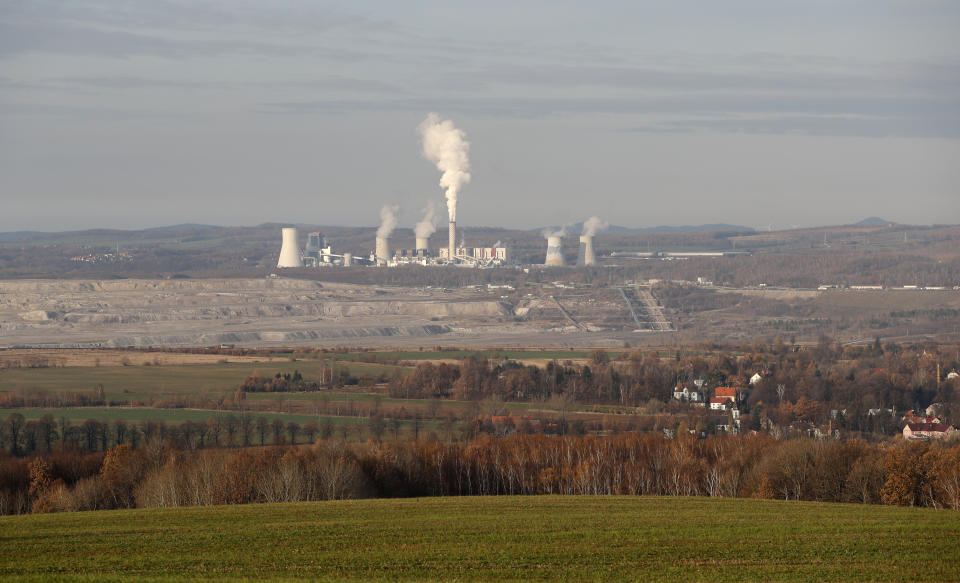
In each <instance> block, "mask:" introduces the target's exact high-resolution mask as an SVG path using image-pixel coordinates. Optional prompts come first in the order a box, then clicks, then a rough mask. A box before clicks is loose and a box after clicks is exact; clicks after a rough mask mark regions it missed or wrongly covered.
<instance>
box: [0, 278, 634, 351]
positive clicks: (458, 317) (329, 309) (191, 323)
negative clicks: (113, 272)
mask: <svg viewBox="0 0 960 583" xmlns="http://www.w3.org/2000/svg"><path fill="white" fill-rule="evenodd" d="M634 328H635V325H634V323H633V320H632V318H631V315H630V313H629V310H628V308H627V306H626V304H625V303H624V300H623V298H622V297H620V296H619V294H618V292H617V290H600V291H595V292H573V291H570V290H552V291H548V290H538V291H537V293H536V294H528V293H524V294H521V293H513V294H511V295H508V296H503V295H501V294H500V293H494V291H493V290H486V289H481V288H476V289H475V288H469V289H464V290H441V289H435V288H401V287H386V286H362V285H352V284H339V283H327V282H316V281H306V280H296V279H286V278H274V279H202V280H201V279H197V280H194V279H174V280H133V279H125V280H108V281H83V280H19V281H2V282H0V348H2V347H7V348H9V347H61V348H86V347H97V346H107V347H120V346H139V347H143V346H154V347H160V346H210V345H217V344H235V345H256V346H269V345H315V346H347V345H359V344H363V345H393V346H397V345H411V346H422V345H431V344H438V343H443V344H478V343H493V344H498V345H510V344H516V345H530V344H543V345H571V346H573V345H590V346H603V345H615V344H617V343H620V342H622V341H623V338H624V334H625V333H626V334H629V332H630V331H632V330H633V329H634Z"/></svg>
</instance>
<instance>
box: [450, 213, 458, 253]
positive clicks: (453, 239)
mask: <svg viewBox="0 0 960 583" xmlns="http://www.w3.org/2000/svg"><path fill="white" fill-rule="evenodd" d="M456 249H457V221H450V261H454V258H455V257H456V256H457V255H456Z"/></svg>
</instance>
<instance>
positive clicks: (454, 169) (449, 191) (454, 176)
mask: <svg viewBox="0 0 960 583" xmlns="http://www.w3.org/2000/svg"><path fill="white" fill-rule="evenodd" d="M417 131H419V132H420V139H421V141H422V142H423V157H424V158H426V159H427V160H429V161H430V162H433V163H434V164H436V166H437V170H439V171H440V172H442V173H443V175H442V176H440V186H442V187H443V188H444V191H445V193H444V194H445V195H446V197H447V212H448V213H449V214H450V220H451V221H455V220H457V195H459V194H460V189H461V188H463V186H464V185H465V184H467V183H468V182H470V172H469V170H470V159H469V157H468V153H469V152H470V142H468V141H467V140H466V137H467V135H466V134H465V133H464V132H463V130H459V129H457V128H456V127H455V126H454V125H453V122H452V121H450V120H449V119H446V120H443V121H441V120H440V116H439V115H437V114H436V113H430V114H428V115H427V119H425V120H423V122H421V123H420V126H419V127H417Z"/></svg>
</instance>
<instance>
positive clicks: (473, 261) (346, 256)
mask: <svg viewBox="0 0 960 583" xmlns="http://www.w3.org/2000/svg"><path fill="white" fill-rule="evenodd" d="M417 130H418V132H419V134H420V140H421V146H422V152H421V153H422V155H423V157H424V158H425V159H426V160H427V161H429V162H431V163H433V164H434V165H435V166H436V168H437V170H438V171H440V173H441V176H440V182H439V184H440V187H441V188H442V189H443V194H444V198H445V199H446V206H447V215H448V219H449V222H448V225H449V234H448V239H447V245H446V246H442V247H439V248H438V249H437V250H436V254H432V253H431V252H430V248H429V241H430V236H431V235H433V234H434V233H435V232H436V231H437V228H438V226H439V224H441V223H440V222H441V218H440V216H439V213H440V205H439V204H437V203H436V202H430V203H429V204H428V205H427V207H426V208H425V209H424V216H423V218H422V219H421V220H420V221H419V222H418V223H417V224H416V226H415V227H414V229H413V231H414V236H415V243H414V248H413V249H409V250H408V249H399V250H396V251H394V250H392V249H391V248H390V235H391V234H392V233H393V231H394V229H396V227H397V224H398V216H399V211H400V207H399V206H397V205H393V204H386V205H383V207H382V208H381V209H380V226H379V227H378V228H377V234H376V238H375V244H374V249H373V252H372V253H370V254H369V255H366V254H361V255H357V254H355V253H342V254H337V253H334V252H333V246H332V245H330V244H329V243H328V242H327V240H326V238H324V236H323V234H322V233H320V232H312V233H310V234H309V235H308V237H307V244H306V246H305V247H304V249H303V251H301V250H300V248H299V247H298V246H297V229H296V228H293V227H285V228H283V229H282V234H283V242H282V245H281V248H280V258H279V260H278V261H277V267H304V266H305V265H306V266H308V267H327V266H335V265H342V266H345V267H349V266H352V265H375V266H378V267H394V266H398V265H456V266H463V267H499V266H503V265H508V264H509V263H510V260H511V259H512V258H511V257H510V254H509V253H508V250H507V248H506V247H505V246H501V245H500V243H499V242H497V243H495V244H494V245H493V246H491V247H466V246H465V245H464V244H463V243H462V242H461V244H460V246H459V247H458V246H457V202H458V198H459V195H460V191H461V190H462V189H463V187H464V186H466V185H467V184H469V183H470V160H469V156H468V154H469V151H470V143H469V142H468V141H467V140H466V134H465V133H464V132H463V130H460V129H458V128H457V127H456V126H454V125H453V122H452V121H451V120H443V119H441V118H440V116H439V115H437V114H435V113H431V114H429V115H427V118H426V119H425V120H423V122H422V123H421V124H420V125H419V126H418V128H417ZM606 226H607V225H606V222H605V221H602V220H601V219H600V218H598V217H591V218H590V219H588V220H587V221H585V222H584V232H583V235H582V236H581V237H580V252H579V255H578V258H577V265H596V263H597V257H596V254H595V252H594V249H593V235H594V234H595V233H596V232H597V231H599V230H602V229H605V228H606ZM545 235H546V237H547V254H546V261H545V265H548V266H563V265H565V264H566V263H565V261H564V257H563V236H564V229H561V230H560V231H558V232H555V233H545Z"/></svg>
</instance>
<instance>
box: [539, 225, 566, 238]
mask: <svg viewBox="0 0 960 583" xmlns="http://www.w3.org/2000/svg"><path fill="white" fill-rule="evenodd" d="M569 226H570V225H569V224H566V225H563V226H562V227H560V228H559V229H557V230H556V231H551V230H550V229H544V230H542V231H540V233H541V234H542V235H543V237H544V239H549V238H550V237H566V236H567V228H568V227H569Z"/></svg>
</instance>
